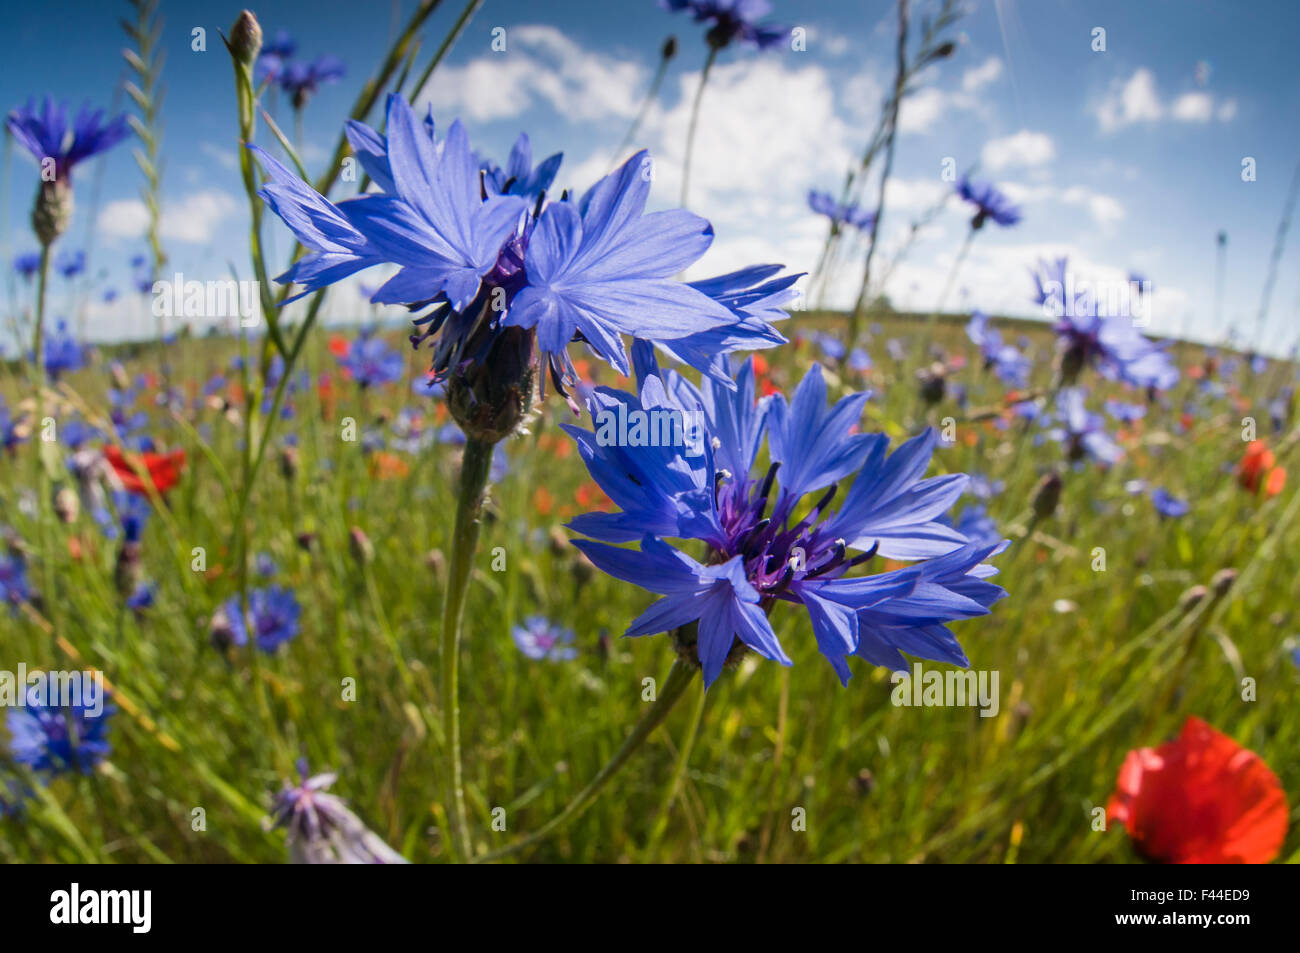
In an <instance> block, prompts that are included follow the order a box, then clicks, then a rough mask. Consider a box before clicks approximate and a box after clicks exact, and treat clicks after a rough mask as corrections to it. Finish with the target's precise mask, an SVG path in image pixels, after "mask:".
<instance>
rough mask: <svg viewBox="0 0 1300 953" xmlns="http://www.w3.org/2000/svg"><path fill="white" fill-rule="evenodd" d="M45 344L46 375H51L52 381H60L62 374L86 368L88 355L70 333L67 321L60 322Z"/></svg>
mask: <svg viewBox="0 0 1300 953" xmlns="http://www.w3.org/2000/svg"><path fill="white" fill-rule="evenodd" d="M44 344H45V361H44V363H45V373H47V374H48V375H50V380H58V379H59V375H60V374H66V373H67V372H68V371H77V370H80V369H81V368H83V367H85V366H86V353H85V351H84V350H83V349H82V347H81V345H80V344H79V343H77V339H76V338H74V337H73V336H72V334H71V333H70V332H69V331H68V322H67V321H59V323H58V325H57V326H56V328H55V332H54V333H53V334H51V335H50V336H49V337H47V338H46V339H45V342H44Z"/></svg>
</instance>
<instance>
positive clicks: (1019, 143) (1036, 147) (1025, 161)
mask: <svg viewBox="0 0 1300 953" xmlns="http://www.w3.org/2000/svg"><path fill="white" fill-rule="evenodd" d="M981 157H982V159H983V161H984V164H985V165H986V166H988V168H989V169H990V170H992V171H995V172H996V171H997V170H999V169H1005V168H1007V167H1009V166H1037V165H1043V164H1044V163H1047V162H1051V161H1052V160H1053V159H1055V158H1056V146H1055V145H1054V144H1053V143H1052V137H1051V136H1049V135H1047V134H1046V133H1042V132H1030V131H1029V130H1028V129H1022V130H1020V132H1017V133H1016V134H1015V135H1011V136H1006V137H1004V138H1002V139H994V140H992V141H991V142H989V143H988V144H987V145H985V146H984V151H983V153H982V154H981Z"/></svg>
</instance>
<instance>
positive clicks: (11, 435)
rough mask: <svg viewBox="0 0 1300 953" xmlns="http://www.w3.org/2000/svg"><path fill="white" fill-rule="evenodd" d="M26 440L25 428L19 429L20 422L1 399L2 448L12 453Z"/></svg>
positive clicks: (0, 438)
mask: <svg viewBox="0 0 1300 953" xmlns="http://www.w3.org/2000/svg"><path fill="white" fill-rule="evenodd" d="M26 440H27V434H26V432H25V431H24V428H22V427H19V425H18V420H17V419H16V418H15V417H14V416H13V415H12V414H11V413H10V412H9V405H8V404H6V403H5V402H4V400H3V399H2V398H0V447H3V448H4V449H5V450H8V451H9V452H10V453H12V452H13V451H14V450H15V449H16V448H17V446H18V445H19V444H20V443H24V442H26Z"/></svg>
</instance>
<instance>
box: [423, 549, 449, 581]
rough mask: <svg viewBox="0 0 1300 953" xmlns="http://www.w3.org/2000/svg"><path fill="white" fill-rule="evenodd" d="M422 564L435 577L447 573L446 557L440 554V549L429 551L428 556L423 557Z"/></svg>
mask: <svg viewBox="0 0 1300 953" xmlns="http://www.w3.org/2000/svg"><path fill="white" fill-rule="evenodd" d="M424 564H425V565H426V566H428V567H429V568H430V569H431V570H433V574H434V575H435V576H441V575H443V573H445V572H446V571H447V557H446V556H444V555H443V554H442V550H441V549H431V550H429V552H428V555H426V556H425V557H424Z"/></svg>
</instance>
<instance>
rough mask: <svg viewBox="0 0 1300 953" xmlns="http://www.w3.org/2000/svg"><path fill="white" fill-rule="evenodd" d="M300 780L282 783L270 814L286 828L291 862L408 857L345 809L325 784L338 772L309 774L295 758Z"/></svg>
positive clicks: (388, 861) (397, 860) (274, 822)
mask: <svg viewBox="0 0 1300 953" xmlns="http://www.w3.org/2000/svg"><path fill="white" fill-rule="evenodd" d="M298 771H299V774H300V780H299V782H298V783H297V784H290V783H289V782H287V781H286V782H285V783H284V787H283V788H282V789H281V791H280V793H279V794H278V795H277V796H276V798H275V804H274V806H273V807H272V809H271V816H270V818H269V819H268V821H269V825H268V826H271V827H282V828H284V829H285V830H286V831H287V832H288V836H287V838H286V840H287V842H288V846H289V860H290V862H291V863H295V864H404V863H406V862H407V861H406V859H405V858H403V857H402V855H401V854H399V853H397V851H395V850H393V849H392V848H391V847H389V846H388V845H387V844H385V843H384V842H383V841H382V840H380V838H379V835H378V834H376V833H374V832H373V831H371V830H370V829H369V828H367V827H366V825H365V824H363V823H362V822H361V819H360V818H359V817H357V816H356V815H355V814H353V813H352V811H351V810H349V809H348V806H347V802H345V801H344V800H343V799H342V798H340V797H338V796H337V795H334V794H330V793H328V791H327V789H328V788H329V787H330V786H331V785H332V784H333V783H334V782H335V781H336V780H338V775H336V774H318V775H315V776H314V777H308V776H307V765H306V762H299V765H298Z"/></svg>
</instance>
